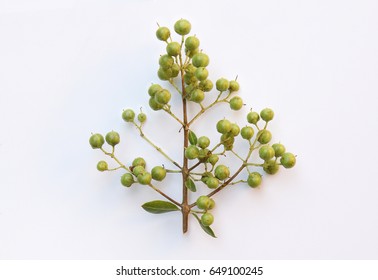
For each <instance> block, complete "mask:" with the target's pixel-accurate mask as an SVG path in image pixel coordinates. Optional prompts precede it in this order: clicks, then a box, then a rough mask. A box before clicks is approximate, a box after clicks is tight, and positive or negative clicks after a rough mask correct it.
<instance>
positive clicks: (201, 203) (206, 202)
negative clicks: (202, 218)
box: [196, 195, 211, 210]
mask: <svg viewBox="0 0 378 280" xmlns="http://www.w3.org/2000/svg"><path fill="white" fill-rule="evenodd" d="M210 203H211V202H210V198H209V197H208V196H206V195H201V196H200V197H198V198H197V201H196V204H197V207H198V208H199V209H203V210H207V209H209V206H210Z"/></svg>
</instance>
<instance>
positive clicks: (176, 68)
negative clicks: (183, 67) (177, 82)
mask: <svg viewBox="0 0 378 280" xmlns="http://www.w3.org/2000/svg"><path fill="white" fill-rule="evenodd" d="M171 71H172V75H171V77H172V78H176V77H177V76H178V74H180V66H178V65H177V64H176V63H175V64H173V65H172V68H171Z"/></svg>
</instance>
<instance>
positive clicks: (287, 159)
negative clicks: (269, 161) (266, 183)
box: [280, 153, 297, 168]
mask: <svg viewBox="0 0 378 280" xmlns="http://www.w3.org/2000/svg"><path fill="white" fill-rule="evenodd" d="M280 161H281V164H282V166H283V167H285V168H292V167H294V165H295V163H296V161H297V160H296V158H295V156H294V155H293V154H292V153H284V154H283V155H282V156H281V160H280Z"/></svg>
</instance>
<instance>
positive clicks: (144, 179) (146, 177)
mask: <svg viewBox="0 0 378 280" xmlns="http://www.w3.org/2000/svg"><path fill="white" fill-rule="evenodd" d="M137 178H138V182H139V184H142V185H148V184H149V183H151V180H152V176H151V174H150V173H148V172H144V173H142V174H139V175H138V177H137Z"/></svg>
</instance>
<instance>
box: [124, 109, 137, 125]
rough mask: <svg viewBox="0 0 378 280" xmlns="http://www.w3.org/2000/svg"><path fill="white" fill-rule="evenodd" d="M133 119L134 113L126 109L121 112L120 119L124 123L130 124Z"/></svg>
mask: <svg viewBox="0 0 378 280" xmlns="http://www.w3.org/2000/svg"><path fill="white" fill-rule="evenodd" d="M134 118H135V113H134V111H133V110H131V109H127V110H125V111H123V112H122V119H123V120H124V121H125V122H132V121H134Z"/></svg>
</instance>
